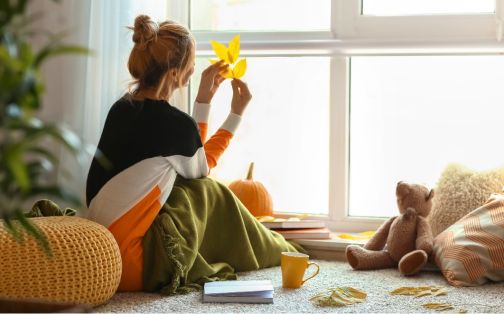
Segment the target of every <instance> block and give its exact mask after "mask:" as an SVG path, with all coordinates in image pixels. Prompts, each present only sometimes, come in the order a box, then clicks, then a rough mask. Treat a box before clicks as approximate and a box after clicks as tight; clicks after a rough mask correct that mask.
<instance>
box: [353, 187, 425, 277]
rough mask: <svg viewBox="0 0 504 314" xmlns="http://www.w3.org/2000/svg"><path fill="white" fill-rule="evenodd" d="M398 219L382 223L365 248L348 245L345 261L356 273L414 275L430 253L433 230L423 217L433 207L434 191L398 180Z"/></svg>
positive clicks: (396, 217) (393, 218) (394, 218)
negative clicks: (391, 271)
mask: <svg viewBox="0 0 504 314" xmlns="http://www.w3.org/2000/svg"><path fill="white" fill-rule="evenodd" d="M396 196H397V205H398V207H399V213H400V215H399V216H395V217H392V218H390V219H389V220H387V221H386V222H384V223H383V224H382V225H381V226H380V227H379V228H378V230H377V231H376V233H375V235H374V236H373V237H372V238H371V239H370V240H369V241H368V242H367V243H366V244H365V245H364V247H361V246H358V245H349V246H348V247H347V248H346V252H345V253H346V258H347V261H348V263H349V264H350V266H352V268H354V269H357V270H369V269H382V268H392V267H398V269H399V272H400V273H401V274H403V275H405V276H409V275H414V274H416V273H417V272H418V271H420V270H421V269H422V267H423V266H424V265H425V264H426V263H427V261H428V258H429V255H430V254H431V252H432V244H433V237H432V231H431V228H430V226H429V223H428V222H427V219H426V217H427V216H428V215H429V213H430V210H431V208H432V198H433V197H434V190H433V189H431V190H429V189H428V188H427V187H426V186H424V185H421V184H413V183H408V182H403V181H399V182H398V183H397V187H396Z"/></svg>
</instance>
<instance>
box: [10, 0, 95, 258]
mask: <svg viewBox="0 0 504 314" xmlns="http://www.w3.org/2000/svg"><path fill="white" fill-rule="evenodd" d="M28 3H29V1H28V0H9V1H1V2H0V218H1V219H3V222H4V224H5V225H6V227H7V229H8V230H9V231H10V232H11V233H12V235H13V236H15V237H16V238H18V239H22V237H23V234H24V231H26V232H28V234H30V235H32V236H35V237H36V238H37V240H38V241H39V243H40V244H42V245H43V246H44V247H45V248H46V249H47V248H48V244H47V241H46V240H45V237H44V236H43V235H42V234H41V233H40V232H39V231H38V230H37V228H36V227H35V226H34V225H33V224H31V223H30V221H29V219H27V218H26V217H25V215H24V211H26V207H25V206H27V204H26V203H27V201H29V200H31V199H33V198H34V197H39V198H53V197H54V198H56V199H61V200H65V201H67V202H68V203H70V204H74V205H76V206H78V205H79V203H80V202H79V198H77V197H75V196H74V195H72V194H70V193H68V191H66V190H65V188H64V187H63V186H62V185H61V184H59V183H58V182H57V180H56V178H55V175H54V174H55V171H56V170H57V169H58V158H57V157H56V154H55V153H54V151H51V149H49V148H47V146H48V145H47V143H49V142H51V141H52V142H55V143H58V144H62V146H64V147H65V148H66V149H68V150H69V151H71V152H72V153H73V154H74V155H77V154H79V153H80V152H81V151H82V149H81V147H82V145H81V141H80V140H79V138H78V137H77V136H76V135H75V134H74V133H73V132H71V131H70V130H68V129H65V128H63V127H61V126H59V125H56V124H50V123H46V122H44V121H42V120H40V119H38V118H37V117H36V112H37V110H39V109H40V108H41V105H42V103H41V100H42V95H43V92H44V83H43V80H42V78H41V73H40V67H41V66H42V65H43V64H44V62H46V61H47V60H48V59H49V58H52V57H54V56H57V55H62V54H87V53H88V52H89V51H88V49H86V48H83V47H80V46H74V45H65V44H64V43H62V39H61V36H54V35H49V36H48V40H47V42H46V44H45V46H43V47H42V48H41V49H38V50H37V51H35V49H34V48H33V47H32V45H31V44H30V42H29V39H30V36H34V35H35V34H36V32H34V30H33V29H32V28H31V26H30V20H32V17H28V16H27V15H26V8H27V5H28Z"/></svg>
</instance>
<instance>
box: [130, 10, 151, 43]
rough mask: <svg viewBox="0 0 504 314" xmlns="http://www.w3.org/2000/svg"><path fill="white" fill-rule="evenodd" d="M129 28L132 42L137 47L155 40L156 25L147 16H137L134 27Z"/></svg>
mask: <svg viewBox="0 0 504 314" xmlns="http://www.w3.org/2000/svg"><path fill="white" fill-rule="evenodd" d="M130 28H131V29H133V42H134V43H135V44H137V45H141V46H144V45H147V44H148V43H149V42H151V41H153V40H156V38H157V30H158V24H157V23H156V22H154V21H152V20H151V18H150V17H149V16H147V15H139V16H137V17H136V18H135V26H134V27H130Z"/></svg>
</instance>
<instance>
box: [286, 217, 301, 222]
mask: <svg viewBox="0 0 504 314" xmlns="http://www.w3.org/2000/svg"><path fill="white" fill-rule="evenodd" d="M287 221H301V219H299V218H297V217H290V218H287Z"/></svg>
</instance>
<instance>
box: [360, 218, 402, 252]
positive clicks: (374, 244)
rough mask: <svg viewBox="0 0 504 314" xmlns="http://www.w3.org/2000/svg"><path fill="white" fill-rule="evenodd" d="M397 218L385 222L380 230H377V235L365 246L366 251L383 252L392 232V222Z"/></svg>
mask: <svg viewBox="0 0 504 314" xmlns="http://www.w3.org/2000/svg"><path fill="white" fill-rule="evenodd" d="M396 218H397V217H392V218H390V219H389V220H387V221H386V222H384V223H383V224H382V225H381V226H380V227H379V228H378V230H376V233H375V235H374V236H373V237H372V238H371V239H369V241H368V242H367V243H366V244H365V245H364V248H365V249H368V250H372V251H379V250H383V248H384V247H385V244H386V243H387V238H388V234H389V231H390V226H391V225H392V222H393V221H394V220H395V219H396Z"/></svg>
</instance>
